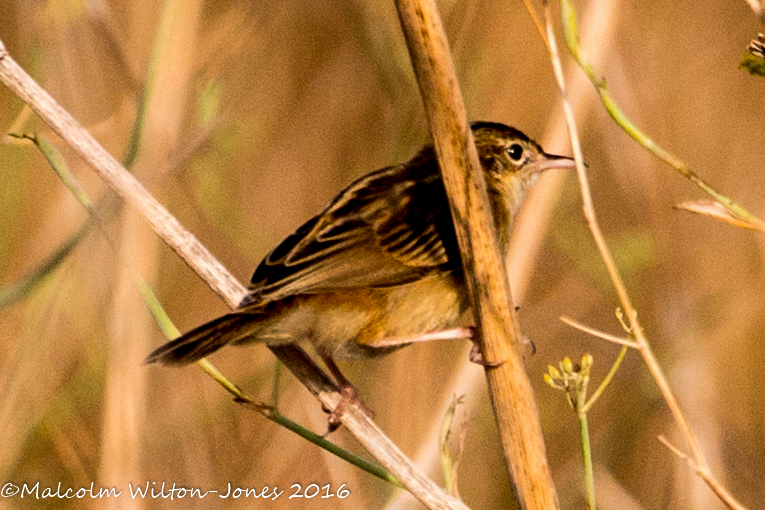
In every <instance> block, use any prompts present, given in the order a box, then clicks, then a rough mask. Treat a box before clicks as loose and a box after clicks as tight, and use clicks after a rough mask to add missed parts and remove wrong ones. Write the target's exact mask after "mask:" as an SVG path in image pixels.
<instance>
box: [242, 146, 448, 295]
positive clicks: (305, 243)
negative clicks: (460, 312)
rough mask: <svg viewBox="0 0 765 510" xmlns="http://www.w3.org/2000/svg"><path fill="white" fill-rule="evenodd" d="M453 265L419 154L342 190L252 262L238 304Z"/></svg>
mask: <svg viewBox="0 0 765 510" xmlns="http://www.w3.org/2000/svg"><path fill="white" fill-rule="evenodd" d="M430 157H432V156H430ZM459 264H460V260H459V251H458V249H457V241H456V238H455V234H454V227H453V225H452V219H451V214H450V213H449V206H448V203H447V199H446V194H445V192H444V187H443V182H442V181H441V178H440V173H439V172H438V167H437V166H436V165H435V161H433V160H432V159H429V158H427V157H425V156H421V157H419V158H418V159H416V160H414V161H413V162H410V163H409V164H408V165H399V166H395V167H389V168H385V169H382V170H379V171H377V172H374V173H372V174H369V175H367V176H366V177H363V178H361V179H359V180H358V181H356V182H354V183H353V184H351V185H350V186H348V187H347V188H346V189H344V190H343V191H342V192H341V193H340V194H339V195H338V197H337V198H335V200H334V201H333V202H332V203H331V204H330V205H329V206H328V207H327V208H326V209H325V210H324V211H323V212H322V213H321V214H319V215H318V216H316V217H314V218H312V219H311V220H309V221H308V222H306V223H305V224H304V225H303V226H302V227H300V228H299V229H298V230H297V231H296V232H295V233H294V234H292V235H290V236H289V237H287V238H286V239H285V240H284V241H283V242H282V243H281V244H279V245H278V246H277V247H276V248H275V249H274V250H273V251H272V252H271V253H270V254H269V255H268V256H267V257H266V258H265V259H264V260H263V261H262V262H261V263H260V265H259V266H258V268H257V269H256V270H255V273H254V274H253V275H252V280H251V281H250V285H249V289H248V290H249V291H250V295H249V296H248V298H246V299H245V303H249V302H263V301H274V300H277V299H283V298H285V297H288V296H292V295H297V294H316V293H322V292H332V291H336V290H341V289H350V288H363V287H386V286H393V285H401V284H405V283H409V282H413V281H415V280H418V279H420V278H423V277H425V276H427V275H429V274H431V273H433V272H435V271H437V270H448V269H452V268H456V267H459Z"/></svg>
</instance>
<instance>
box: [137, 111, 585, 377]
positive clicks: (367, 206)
mask: <svg viewBox="0 0 765 510" xmlns="http://www.w3.org/2000/svg"><path fill="white" fill-rule="evenodd" d="M471 129H472V130H473V136H474V138H475V144H476V148H477V149H478V155H479V159H480V162H481V165H482V167H483V171H484V175H485V179H486V184H487V189H488V194H489V199H490V203H491V208H492V211H493V215H494V221H495V223H496V229H497V232H498V235H499V244H500V247H501V249H502V252H503V253H506V252H507V249H508V245H509V239H510V227H511V223H512V219H513V217H514V215H515V213H516V211H517V210H518V207H519V206H520V204H521V201H522V200H523V196H524V194H525V193H526V190H527V189H528V188H529V187H531V185H532V184H533V183H534V182H535V181H536V180H537V177H538V176H539V173H540V172H542V171H544V170H547V169H550V168H571V167H573V160H571V159H570V158H567V157H563V156H554V155H551V154H546V153H545V152H544V151H543V150H542V148H541V147H540V146H539V145H538V144H537V143H536V142H534V141H533V140H531V139H529V137H527V136H526V135H525V134H523V133H521V132H520V131H518V130H516V129H514V128H511V127H508V126H505V125H503V124H498V123H491V122H476V123H473V124H472V125H471ZM248 291H249V293H248V294H247V296H246V297H245V298H244V299H243V300H242V302H241V304H240V305H239V308H237V309H236V310H235V311H234V312H232V313H230V314H228V315H224V316H222V317H219V318H217V319H215V320H213V321H211V322H208V323H207V324H203V325H202V326H199V327H198V328H196V329H193V330H191V331H190V332H188V333H186V334H185V335H183V336H181V337H180V338H178V339H176V340H173V341H171V342H168V343H167V344H165V345H163V346H162V347H160V348H159V349H157V350H156V351H154V352H153V353H151V355H150V356H149V358H148V360H147V361H148V362H155V361H160V362H162V363H165V364H168V365H180V364H186V363H191V362H193V361H197V360H199V359H200V358H202V357H204V356H207V355H208V354H211V353H213V352H215V351H217V350H218V349H220V348H221V347H223V346H224V345H228V344H235V345H240V344H247V343H252V342H263V343H266V344H268V345H279V344H285V343H303V342H306V343H310V344H311V345H313V347H314V348H315V350H316V352H317V353H318V354H319V355H320V356H321V357H322V359H323V360H324V361H325V363H326V364H327V367H328V368H329V369H330V371H331V372H332V373H333V375H334V376H335V378H336V379H338V383H340V384H341V385H343V386H344V387H351V386H350V383H349V382H348V381H347V380H346V379H345V378H344V377H343V376H342V374H341V373H340V371H339V370H338V369H337V366H336V365H335V363H334V361H333V359H334V358H347V357H353V356H374V355H378V354H384V353H386V352H390V351H391V350H392V349H391V348H375V347H373V344H374V343H375V342H378V341H380V340H382V339H384V338H389V337H411V336H415V335H420V334H423V333H429V332H433V331H439V330H443V329H449V328H455V327H457V326H458V325H459V320H460V316H461V315H462V314H463V312H464V311H465V310H466V309H467V308H468V306H469V303H468V297H467V291H466V288H465V283H464V278H463V272H462V262H461V260H460V253H459V249H458V247H457V238H456V235H455V232H454V225H453V223H452V217H451V213H450V211H449V204H448V202H447V197H446V192H445V191H444V184H443V181H442V180H441V172H440V170H439V167H438V162H437V160H436V157H435V154H434V151H433V147H432V146H427V147H425V148H424V149H423V150H422V151H420V153H419V154H418V155H417V156H415V157H414V158H413V159H412V160H411V161H409V162H407V163H404V164H401V165H396V166H391V167H388V168H383V169H382V170H378V171H376V172H372V173H370V174H368V175H366V176H364V177H362V178H360V179H358V180H357V181H355V182H353V183H352V184H351V185H349V186H348V187H347V188H345V189H344V190H343V191H341V192H340V194H339V195H338V196H337V197H336V198H335V199H334V200H332V202H331V203H330V204H329V206H327V208H326V209H324V211H322V212H321V213H320V214H319V215H317V216H315V217H314V218H312V219H310V220H308V221H307V222H306V223H305V224H303V226H301V227H300V228H299V229H297V231H295V233H293V234H292V235H290V236H288V237H287V238H286V239H285V240H284V241H282V243H281V244H279V245H278V246H277V247H276V248H275V249H274V250H273V251H271V253H269V254H268V256H267V257H266V258H265V259H264V260H263V261H262V262H261V263H260V265H259V266H258V267H257V269H256V270H255V273H254V274H253V275H252V279H251V281H250V285H249V287H248Z"/></svg>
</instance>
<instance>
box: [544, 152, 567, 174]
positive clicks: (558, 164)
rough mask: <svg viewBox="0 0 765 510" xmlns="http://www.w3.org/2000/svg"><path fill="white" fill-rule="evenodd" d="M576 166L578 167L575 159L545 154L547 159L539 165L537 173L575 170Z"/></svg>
mask: <svg viewBox="0 0 765 510" xmlns="http://www.w3.org/2000/svg"><path fill="white" fill-rule="evenodd" d="M574 166H576V163H575V162H574V159H573V158H569V157H568V156H556V155H555V154H545V158H544V159H543V160H541V161H539V162H538V163H537V172H544V171H545V170H550V169H552V168H574Z"/></svg>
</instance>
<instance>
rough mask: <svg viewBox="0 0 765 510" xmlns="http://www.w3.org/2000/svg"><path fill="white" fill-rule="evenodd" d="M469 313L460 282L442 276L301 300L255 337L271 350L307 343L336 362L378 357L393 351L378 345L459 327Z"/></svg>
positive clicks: (453, 277)
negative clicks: (387, 341) (393, 285)
mask: <svg viewBox="0 0 765 510" xmlns="http://www.w3.org/2000/svg"><path fill="white" fill-rule="evenodd" d="M466 308H467V297H466V296H465V291H464V287H463V285H462V282H461V279H459V278H457V277H455V276H453V275H452V274H446V275H443V274H442V275H438V276H433V277H429V278H424V279H422V280H420V281H417V282H414V283H410V284H407V285H400V286H396V287H390V288H382V289H352V290H348V291H342V292H333V293H328V294H316V295H308V296H298V297H295V298H294V300H293V301H292V302H291V303H290V304H289V306H287V307H284V308H282V310H280V311H279V312H278V313H277V314H275V316H273V317H271V318H269V319H268V320H267V321H265V322H266V323H264V324H263V327H262V328H259V331H258V332H257V333H256V335H255V336H256V337H257V339H258V340H261V341H265V342H266V343H268V344H283V343H299V342H303V341H308V342H310V343H311V344H313V346H314V347H315V348H316V349H317V350H318V351H319V352H321V353H322V354H327V355H331V356H333V357H336V358H349V357H357V356H374V355H377V354H384V353H385V352H389V351H390V350H392V349H390V348H387V349H376V348H374V347H371V345H372V344H373V343H374V342H376V341H378V340H381V339H383V338H391V337H408V336H413V335H418V334H422V333H428V332H432V331H438V330H442V329H449V328H453V327H456V326H457V325H458V324H459V319H460V316H461V315H462V313H463V312H464V310H465V309H466Z"/></svg>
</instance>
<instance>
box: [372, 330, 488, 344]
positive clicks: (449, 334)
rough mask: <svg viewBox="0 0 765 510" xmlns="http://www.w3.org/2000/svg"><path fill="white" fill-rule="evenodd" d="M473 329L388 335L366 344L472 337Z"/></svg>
mask: <svg viewBox="0 0 765 510" xmlns="http://www.w3.org/2000/svg"><path fill="white" fill-rule="evenodd" d="M474 331H475V328H473V327H467V328H453V329H445V330H443V331H431V332H430V333H423V334H421V335H410V336H390V337H387V338H381V339H380V340H377V341H376V342H374V343H371V344H368V345H367V347H373V348H375V349H379V348H384V347H403V346H404V345H409V344H416V343H422V342H433V341H437V340H462V339H472V338H473V332H474Z"/></svg>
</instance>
